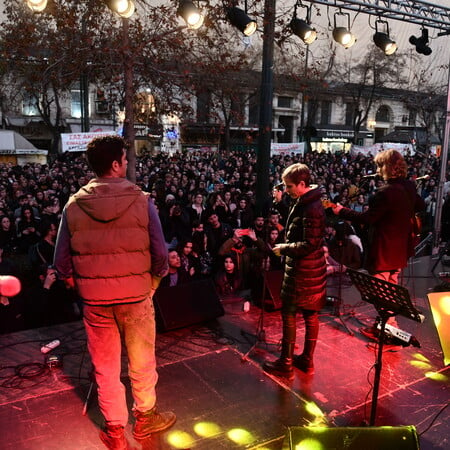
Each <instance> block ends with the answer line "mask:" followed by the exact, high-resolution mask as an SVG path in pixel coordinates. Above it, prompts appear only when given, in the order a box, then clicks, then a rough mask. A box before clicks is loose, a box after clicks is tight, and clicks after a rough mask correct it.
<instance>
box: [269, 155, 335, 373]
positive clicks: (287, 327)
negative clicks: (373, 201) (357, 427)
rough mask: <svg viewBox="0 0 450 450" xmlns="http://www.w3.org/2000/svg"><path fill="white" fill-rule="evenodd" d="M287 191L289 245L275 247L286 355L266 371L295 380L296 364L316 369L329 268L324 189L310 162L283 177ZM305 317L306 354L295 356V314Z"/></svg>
mask: <svg viewBox="0 0 450 450" xmlns="http://www.w3.org/2000/svg"><path fill="white" fill-rule="evenodd" d="M282 179H283V182H284V184H285V186H286V192H287V193H288V194H289V196H290V197H291V199H292V204H291V206H290V208H289V214H288V218H287V222H286V235H285V238H286V239H285V243H281V244H277V245H275V247H274V248H273V252H274V253H275V254H276V255H283V256H284V257H285V269H284V277H283V283H282V286H281V295H280V297H281V300H282V308H281V315H282V320H283V339H282V347H281V356H280V358H279V359H277V360H276V361H275V362H266V363H264V365H263V369H264V370H265V371H266V372H268V373H271V374H273V375H276V376H281V377H285V378H288V379H292V378H293V376H294V371H293V365H295V366H296V367H297V368H299V369H300V370H302V371H303V372H305V373H312V372H313V371H314V365H313V354H314V350H315V347H316V343H317V337H318V334H319V314H318V313H319V311H320V309H321V308H322V307H323V305H324V303H325V295H326V290H325V289H326V274H327V267H326V261H325V256H324V250H323V246H324V234H325V211H324V208H323V206H322V202H321V192H320V189H319V188H318V187H316V186H310V184H309V182H310V171H309V168H308V166H306V165H305V164H292V165H291V166H289V167H287V168H286V169H285V171H284V172H283V175H282ZM297 311H300V312H301V313H302V315H303V318H304V320H305V341H304V348H303V353H302V354H301V355H300V356H298V357H295V358H294V346H295V340H296V314H297Z"/></svg>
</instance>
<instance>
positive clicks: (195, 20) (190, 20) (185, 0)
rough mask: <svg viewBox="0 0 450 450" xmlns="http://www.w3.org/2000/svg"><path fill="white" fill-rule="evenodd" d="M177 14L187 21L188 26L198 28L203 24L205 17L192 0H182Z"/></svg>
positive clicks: (193, 28)
mask: <svg viewBox="0 0 450 450" xmlns="http://www.w3.org/2000/svg"><path fill="white" fill-rule="evenodd" d="M177 14H178V15H179V16H181V17H182V18H183V19H184V21H185V22H186V24H187V26H188V28H190V29H192V30H197V29H199V28H200V27H201V26H202V25H203V21H204V20H205V17H204V16H203V14H202V12H201V11H200V10H199V9H198V8H197V7H196V6H195V5H194V3H192V2H191V0H180V4H179V6H178V10H177Z"/></svg>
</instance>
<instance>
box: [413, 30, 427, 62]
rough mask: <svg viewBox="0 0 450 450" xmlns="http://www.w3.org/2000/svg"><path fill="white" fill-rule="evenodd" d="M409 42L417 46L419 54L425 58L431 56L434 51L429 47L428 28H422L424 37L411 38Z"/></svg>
mask: <svg viewBox="0 0 450 450" xmlns="http://www.w3.org/2000/svg"><path fill="white" fill-rule="evenodd" d="M409 42H410V44H412V45H415V46H416V52H417V53H421V54H422V55H425V56H429V55H431V52H432V50H431V48H430V47H428V30H427V29H426V28H422V35H421V36H420V37H415V36H410V38H409Z"/></svg>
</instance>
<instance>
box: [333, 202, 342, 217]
mask: <svg viewBox="0 0 450 450" xmlns="http://www.w3.org/2000/svg"><path fill="white" fill-rule="evenodd" d="M342 208H343V206H342V205H340V204H339V203H338V204H337V205H336V206H335V207H334V208H331V209H332V210H333V212H334V214H336V216H337V215H339V211H340V210H341V209H342Z"/></svg>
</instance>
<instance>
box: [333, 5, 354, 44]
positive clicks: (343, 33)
mask: <svg viewBox="0 0 450 450" xmlns="http://www.w3.org/2000/svg"><path fill="white" fill-rule="evenodd" d="M338 15H340V16H347V27H337V26H336V16H338ZM333 39H334V40H335V41H336V42H337V43H338V44H341V45H342V46H343V47H344V48H350V47H351V46H352V45H353V44H354V43H355V42H356V37H355V35H354V34H353V33H352V32H351V31H350V14H347V13H342V12H339V13H335V15H334V30H333Z"/></svg>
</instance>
